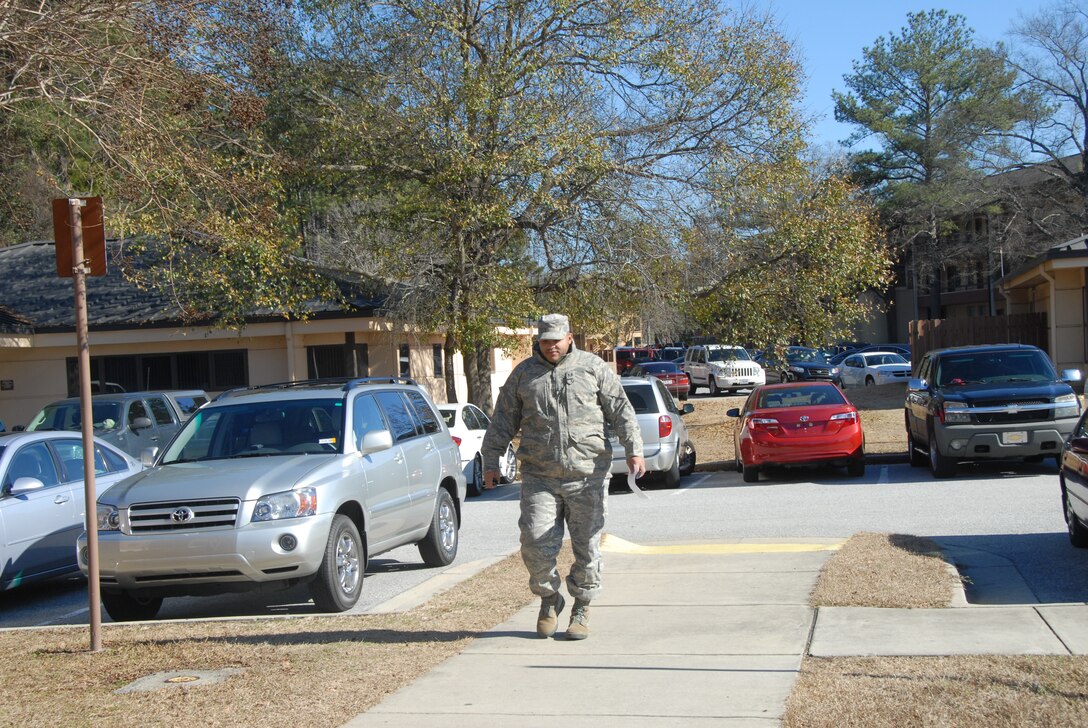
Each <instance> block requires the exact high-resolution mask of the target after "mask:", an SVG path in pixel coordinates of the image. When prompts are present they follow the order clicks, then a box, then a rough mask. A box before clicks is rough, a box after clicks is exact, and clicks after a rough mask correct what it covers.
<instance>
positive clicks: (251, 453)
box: [161, 399, 344, 465]
mask: <svg viewBox="0 0 1088 728" xmlns="http://www.w3.org/2000/svg"><path fill="white" fill-rule="evenodd" d="M343 428H344V415H343V402H342V401H341V400H340V399H292V400H284V401H281V402H245V403H239V404H236V405H227V406H221V407H211V408H205V409H199V410H197V411H196V414H194V415H193V417H192V419H190V420H189V421H188V422H187V423H186V424H185V427H184V428H183V429H182V430H181V432H179V433H178V436H177V437H176V438H174V440H173V441H172V442H171V443H170V448H169V449H168V450H167V451H166V454H165V455H164V456H163V459H162V463H161V464H162V465H169V464H170V463H182V462H192V461H194V460H221V459H227V458H243V457H265V456H270V455H295V454H300V453H301V454H320V453H333V452H343V449H344V438H343V436H342V435H343Z"/></svg>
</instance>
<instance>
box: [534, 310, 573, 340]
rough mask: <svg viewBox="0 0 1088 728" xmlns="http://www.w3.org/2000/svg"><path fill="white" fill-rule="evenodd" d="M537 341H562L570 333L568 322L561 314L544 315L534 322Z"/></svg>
mask: <svg viewBox="0 0 1088 728" xmlns="http://www.w3.org/2000/svg"><path fill="white" fill-rule="evenodd" d="M536 328H537V331H538V332H539V333H538V334H537V338H538V339H562V338H563V337H564V336H566V335H567V334H569V333H570V320H569V319H568V318H567V317H566V316H564V315H563V314H561V313H546V314H544V315H543V316H541V317H540V320H539V321H537V322H536Z"/></svg>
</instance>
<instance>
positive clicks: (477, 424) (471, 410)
mask: <svg viewBox="0 0 1088 728" xmlns="http://www.w3.org/2000/svg"><path fill="white" fill-rule="evenodd" d="M482 414H483V412H480V411H479V410H477V409H476V408H475V407H471V406H468V405H466V406H465V408H464V409H463V410H461V417H462V418H463V419H464V421H465V427H467V428H468V429H470V430H486V429H487V425H485V424H483V423H482V422H481V421H480V417H479V415H482Z"/></svg>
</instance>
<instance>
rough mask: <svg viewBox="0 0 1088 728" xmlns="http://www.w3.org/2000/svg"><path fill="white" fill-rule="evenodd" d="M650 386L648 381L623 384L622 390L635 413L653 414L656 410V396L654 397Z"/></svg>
mask: <svg viewBox="0 0 1088 728" xmlns="http://www.w3.org/2000/svg"><path fill="white" fill-rule="evenodd" d="M651 386H652V385H651V384H650V383H646V384H625V385H624V386H623V391H624V392H625V393H626V394H627V399H628V400H630V401H631V405H632V406H633V407H634V408H635V414H636V415H644V414H654V413H656V412H657V411H658V406H657V398H656V397H654V392H653V389H652V388H651Z"/></svg>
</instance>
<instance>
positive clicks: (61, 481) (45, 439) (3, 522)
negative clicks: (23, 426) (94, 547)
mask: <svg viewBox="0 0 1088 728" xmlns="http://www.w3.org/2000/svg"><path fill="white" fill-rule="evenodd" d="M94 455H95V457H94V469H95V478H94V484H95V492H96V494H97V495H102V493H103V492H105V490H106V489H107V488H109V487H110V486H111V485H113V484H114V483H116V482H117V481H119V480H122V479H124V478H127V477H128V476H130V475H133V474H134V473H138V472H139V471H141V470H143V465H141V464H140V463H139V462H137V461H136V460H135V459H133V458H131V457H129V456H128V455H126V454H125V453H123V452H121V451H120V450H118V449H116V448H114V447H111V446H110V445H107V444H106V443H104V442H102V441H101V440H95V454H94ZM84 504H85V500H84V496H83V439H82V438H81V436H80V433H78V432H68V431H52V432H13V433H11V434H7V435H0V591H2V590H4V589H10V588H12V587H16V586H19V585H21V584H25V583H27V582H30V581H36V580H39V579H47V578H50V577H53V576H60V575H62V574H67V573H71V572H78V571H79V566H78V564H77V562H76V539H77V538H78V537H79V535H80V534H81V533H83V529H84V526H85V520H86V516H85V514H86V509H85V508H84Z"/></svg>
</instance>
